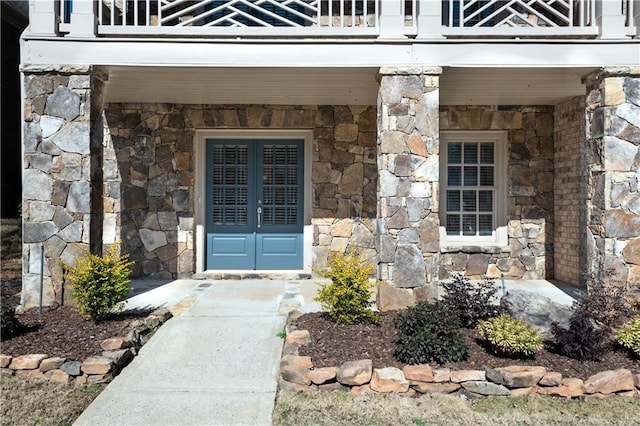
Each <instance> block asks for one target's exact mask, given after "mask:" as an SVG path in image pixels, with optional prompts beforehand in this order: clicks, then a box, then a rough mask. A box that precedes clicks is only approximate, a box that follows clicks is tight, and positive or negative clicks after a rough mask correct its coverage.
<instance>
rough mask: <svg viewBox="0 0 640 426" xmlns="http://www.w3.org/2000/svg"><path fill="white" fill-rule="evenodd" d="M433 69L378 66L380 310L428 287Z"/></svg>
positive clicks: (433, 229)
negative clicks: (381, 283) (379, 67)
mask: <svg viewBox="0 0 640 426" xmlns="http://www.w3.org/2000/svg"><path fill="white" fill-rule="evenodd" d="M441 72H442V70H441V69H440V68H425V69H422V68H419V67H418V68H393V67H389V68H381V69H380V75H379V81H380V89H379V91H378V141H377V142H378V176H379V180H380V185H379V188H378V235H377V238H376V239H377V242H376V247H377V249H378V252H379V263H378V268H379V269H378V278H379V279H381V280H382V281H383V283H384V284H383V285H382V286H381V287H380V291H379V302H378V305H379V308H380V309H381V310H388V309H394V308H397V307H401V306H402V305H411V304H413V302H414V300H417V299H421V298H425V297H431V296H433V295H434V293H435V286H434V285H433V283H434V282H433V280H432V276H433V272H434V271H437V267H436V265H437V264H438V262H439V252H440V248H439V234H438V226H439V224H440V221H439V218H438V191H439V171H438V167H439V158H440V156H439V140H440V139H439V137H440V133H439V125H438V119H439V117H438V107H439V102H440V97H439V96H440V95H439V93H440V92H439V84H440V83H439V79H440V77H439V75H440V74H441Z"/></svg>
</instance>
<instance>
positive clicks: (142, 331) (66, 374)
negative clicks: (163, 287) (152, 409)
mask: <svg viewBox="0 0 640 426" xmlns="http://www.w3.org/2000/svg"><path fill="white" fill-rule="evenodd" d="M172 316H173V315H172V314H171V312H170V311H169V310H168V309H166V308H161V309H157V310H155V311H154V312H152V313H151V314H150V315H149V316H148V317H147V318H145V319H142V320H135V321H133V322H132V326H133V327H132V329H131V330H130V331H129V333H128V334H127V335H126V336H125V337H113V338H110V339H105V340H103V341H102V342H101V343H100V347H101V348H102V350H103V352H102V353H101V354H100V355H95V356H90V357H89V358H87V359H85V360H84V361H83V362H80V361H73V360H68V359H66V358H61V357H49V356H48V355H47V354H28V355H21V356H16V357H12V356H9V355H3V354H0V374H2V375H3V376H5V375H8V376H16V377H21V378H33V379H41V380H47V381H50V382H55V383H64V384H69V383H73V384H77V385H82V384H95V383H109V382H110V381H111V380H113V378H114V377H115V376H117V375H118V374H119V373H120V371H122V369H123V368H124V367H126V366H127V364H129V362H131V360H133V358H134V357H135V356H136V355H137V354H138V351H139V350H140V348H141V347H142V346H143V345H144V344H145V343H147V342H148V341H149V339H150V338H151V336H152V335H153V333H154V332H155V331H156V330H157V329H158V328H160V326H161V325H162V324H164V323H165V322H167V321H168V320H169V319H170V318H171V317H172Z"/></svg>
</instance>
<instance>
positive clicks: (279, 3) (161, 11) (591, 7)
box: [31, 0, 640, 39]
mask: <svg viewBox="0 0 640 426" xmlns="http://www.w3.org/2000/svg"><path fill="white" fill-rule="evenodd" d="M31 2H32V3H36V4H40V5H42V4H43V3H47V2H54V3H55V8H54V10H56V11H57V13H56V15H57V16H56V19H57V22H58V31H59V32H60V33H62V34H65V33H66V34H68V35H69V36H73V35H76V36H88V35H89V36H99V37H110V36H120V37H122V36H132V37H140V36H163V37H234V38H235V37H289V38H299V37H304V38H310V37H317V38H318V37H345V36H346V37H350V38H375V37H378V38H413V37H416V38H419V39H432V38H435V39H437V38H479V39H482V38H515V37H534V38H554V37H563V38H596V37H600V38H606V39H618V38H627V37H637V36H638V35H639V34H638V29H640V0H98V1H97V2H94V1H87V0H31ZM41 9H42V8H41ZM91 17H93V19H90V18H91ZM81 19H82V22H80V20H81ZM94 23H95V24H96V25H94Z"/></svg>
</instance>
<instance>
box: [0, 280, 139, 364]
mask: <svg viewBox="0 0 640 426" xmlns="http://www.w3.org/2000/svg"><path fill="white" fill-rule="evenodd" d="M16 291H17V292H19V291H20V288H19V287H18V288H17V290H16V289H15V288H11V289H8V288H6V287H3V288H2V303H3V304H4V303H11V304H13V305H15V304H16V295H15V293H16ZM18 301H19V299H18ZM149 313H150V311H139V312H135V313H130V312H127V313H121V314H117V315H114V316H113V317H111V318H109V319H107V320H105V321H103V322H100V323H94V322H93V321H89V320H86V319H84V318H83V317H81V316H80V314H78V313H77V312H76V310H75V307H73V306H60V307H57V308H44V309H43V310H42V315H40V314H39V313H38V309H37V308H35V309H30V310H28V311H26V312H24V313H22V314H19V315H16V318H17V319H18V321H20V323H22V324H23V325H24V329H23V330H22V333H21V334H20V335H18V336H15V337H12V338H10V339H7V340H5V339H4V337H5V336H2V346H1V347H0V352H1V353H2V354H5V355H11V356H18V355H27V354H47V355H48V356H50V357H54V356H57V357H62V358H67V360H73V361H84V360H85V359H86V358H88V357H90V356H92V355H99V354H100V353H102V348H100V343H101V342H102V341H103V340H104V339H109V338H112V337H124V336H126V335H127V333H128V332H129V330H130V329H131V328H132V327H131V323H132V322H133V321H135V320H138V319H141V318H145V317H146V316H147V315H149Z"/></svg>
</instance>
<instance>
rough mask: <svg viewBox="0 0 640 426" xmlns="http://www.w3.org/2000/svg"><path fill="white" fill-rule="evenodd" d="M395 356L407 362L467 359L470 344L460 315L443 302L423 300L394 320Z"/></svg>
mask: <svg viewBox="0 0 640 426" xmlns="http://www.w3.org/2000/svg"><path fill="white" fill-rule="evenodd" d="M394 324H395V327H396V336H397V337H396V340H395V341H394V345H395V351H394V356H395V357H396V359H397V360H398V361H400V362H404V363H406V364H426V363H428V362H431V361H435V362H437V363H439V364H443V363H445V362H457V361H464V360H465V359H467V356H468V354H469V347H468V346H467V342H466V340H465V338H464V336H463V335H462V330H461V329H460V320H459V319H458V316H457V315H456V314H455V313H453V312H451V311H449V308H448V307H447V306H446V305H445V304H444V303H442V302H441V301H436V302H435V303H430V302H428V301H422V302H419V303H418V304H417V305H415V306H412V307H410V308H407V309H405V310H403V311H402V312H400V313H399V314H398V316H397V317H396V318H395V321H394Z"/></svg>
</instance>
